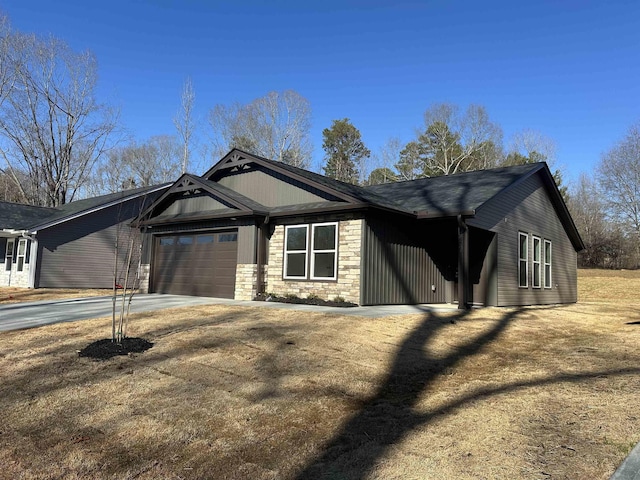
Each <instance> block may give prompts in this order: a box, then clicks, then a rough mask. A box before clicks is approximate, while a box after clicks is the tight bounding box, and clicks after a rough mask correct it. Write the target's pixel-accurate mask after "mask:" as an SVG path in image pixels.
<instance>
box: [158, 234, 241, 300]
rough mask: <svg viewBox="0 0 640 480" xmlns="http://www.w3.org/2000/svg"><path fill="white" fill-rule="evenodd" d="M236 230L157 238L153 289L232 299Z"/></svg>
mask: <svg viewBox="0 0 640 480" xmlns="http://www.w3.org/2000/svg"><path fill="white" fill-rule="evenodd" d="M237 252H238V233H237V232H211V233H200V234H197V235H196V234H188V233H184V234H180V235H168V236H162V237H157V238H156V248H155V257H154V262H153V279H152V285H151V288H152V289H153V291H154V292H157V293H173V294H176V295H198V296H201V297H222V298H233V295H234V290H235V285H236V263H237Z"/></svg>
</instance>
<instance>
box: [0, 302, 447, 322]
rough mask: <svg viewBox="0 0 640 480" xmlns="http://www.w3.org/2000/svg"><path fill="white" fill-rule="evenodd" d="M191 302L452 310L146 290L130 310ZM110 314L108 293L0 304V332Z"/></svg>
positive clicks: (378, 311)
mask: <svg viewBox="0 0 640 480" xmlns="http://www.w3.org/2000/svg"><path fill="white" fill-rule="evenodd" d="M192 305H241V306H252V307H262V308H282V309H287V310H300V311H303V312H315V313H335V314H337V315H357V316H363V317H372V318H379V317H386V316H389V315H408V314H415V313H425V312H430V311H434V310H452V309H453V310H455V309H456V307H455V306H453V305H373V306H366V307H351V308H342V307H321V306H317V305H296V304H292V303H277V302H252V301H244V300H229V299H225V298H210V297H188V296H186V295H167V294H158V293H149V294H145V295H141V294H139V295H135V296H134V297H133V300H132V301H131V312H132V313H137V312H149V311H153V310H162V309H164V308H173V307H188V306H192ZM110 316H111V296H105V297H87V298H73V299H65V300H49V301H42V302H28V303H13V304H10V305H6V306H0V331H8V330H20V329H23V328H33V327H39V326H41V325H48V324H50V323H59V322H75V321H76V320H86V319H88V318H100V317H110Z"/></svg>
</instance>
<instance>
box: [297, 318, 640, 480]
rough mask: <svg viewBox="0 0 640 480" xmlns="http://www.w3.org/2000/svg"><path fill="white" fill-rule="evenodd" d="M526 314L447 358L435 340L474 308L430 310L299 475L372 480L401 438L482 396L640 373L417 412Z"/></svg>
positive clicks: (572, 377) (509, 387) (568, 377)
mask: <svg viewBox="0 0 640 480" xmlns="http://www.w3.org/2000/svg"><path fill="white" fill-rule="evenodd" d="M543 308H544V307H543ZM550 308H554V307H550ZM522 312H523V309H514V310H511V311H507V312H505V314H504V315H503V316H502V317H501V318H500V319H499V320H497V321H496V323H495V324H494V325H493V326H492V327H491V328H490V329H489V330H487V331H484V332H482V333H481V334H479V335H478V336H476V337H474V338H470V339H469V340H468V341H467V342H466V343H465V344H464V345H461V346H459V347H458V348H457V349H456V350H455V351H454V352H452V353H451V354H449V355H448V356H445V357H437V356H436V355H434V354H432V353H430V352H429V349H428V345H429V342H430V340H431V339H432V338H433V337H434V336H435V335H436V334H437V333H438V332H439V331H440V330H441V329H442V328H443V327H444V326H445V325H447V324H449V323H450V322H452V321H453V322H464V321H465V318H466V317H467V316H468V311H463V312H460V313H458V314H457V315H455V316H454V317H445V318H439V317H437V316H436V315H434V314H433V313H429V314H427V315H426V316H425V318H424V320H423V321H422V322H421V323H420V325H419V326H418V327H417V328H416V329H414V330H413V331H412V332H411V333H410V334H409V336H408V337H407V338H406V339H405V340H404V342H403V343H402V345H401V346H400V348H399V349H398V351H397V353H396V355H395V357H394V361H393V364H392V366H391V368H390V370H389V373H388V375H387V376H386V378H385V380H384V381H383V382H382V384H381V386H380V388H379V389H378V390H377V392H376V393H375V394H374V395H372V396H371V397H370V398H369V399H368V400H366V401H364V402H363V403H362V405H361V407H360V408H359V410H358V412H357V413H356V414H354V415H353V416H352V417H351V418H350V419H349V420H347V421H346V422H345V423H344V424H343V425H342V427H341V429H340V430H339V431H338V432H337V433H336V434H335V435H334V436H333V438H332V439H331V440H330V441H329V442H328V443H327V444H326V445H325V446H324V448H323V450H322V453H321V454H320V455H319V456H317V457H316V458H315V459H313V460H312V461H311V462H310V463H309V464H308V465H307V466H306V467H303V470H302V471H301V472H300V473H299V474H298V475H297V476H296V479H298V480H303V479H320V478H325V479H327V478H331V479H333V478H335V479H337V478H340V479H349V480H358V479H365V478H368V476H369V475H370V474H371V472H372V471H373V469H374V468H375V466H376V464H377V462H378V461H380V460H381V459H383V458H384V456H385V455H386V453H387V451H388V450H389V448H391V447H392V446H393V445H396V444H398V443H399V442H401V441H402V440H403V438H404V437H406V436H407V435H408V434H410V433H411V432H412V431H413V430H415V429H416V428H418V427H423V426H425V425H428V424H429V423H430V422H432V421H433V420H435V419H436V418H441V417H442V415H448V414H452V413H453V412H455V410H456V409H458V408H463V407H464V406H465V405H467V404H469V403H471V402H474V401H476V400H478V399H482V398H487V397H491V396H494V395H500V394H504V393H507V392H511V391H515V390H519V389H522V388H530V387H535V386H543V385H551V384H556V383H562V382H579V381H582V380H585V379H593V378H598V377H602V376H618V375H638V374H639V373H640V368H629V369H618V370H609V371H598V372H584V373H576V374H560V375H554V376H550V377H543V378H539V379H534V380H530V381H525V382H513V383H507V384H504V385H500V386H498V387H491V388H487V389H480V390H477V391H475V392H473V393H472V394H469V395H464V396H461V397H458V398H455V399H453V400H451V401H450V402H448V403H446V404H445V405H443V406H442V407H440V408H438V409H437V411H431V412H428V413H420V412H417V411H416V410H415V407H416V406H417V404H418V402H419V401H420V400H421V399H422V395H423V393H424V392H425V390H426V389H427V388H428V387H429V386H430V384H432V383H433V382H434V381H435V380H436V379H438V378H439V377H441V376H442V375H445V374H447V372H449V371H451V369H453V368H454V367H455V366H456V365H458V364H459V363H461V362H462V361H463V360H464V359H466V358H469V357H472V356H473V355H476V354H478V353H479V352H480V351H481V350H483V348H485V347H487V346H489V345H490V344H491V343H492V342H493V341H495V340H496V339H497V338H498V337H499V336H500V334H501V333H502V332H504V330H505V329H506V328H507V327H508V325H509V324H510V323H511V322H512V321H513V320H515V319H516V317H518V315H520V314H521V313H522Z"/></svg>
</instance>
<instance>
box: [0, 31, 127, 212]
mask: <svg viewBox="0 0 640 480" xmlns="http://www.w3.org/2000/svg"><path fill="white" fill-rule="evenodd" d="M10 39H11V42H10V48H9V54H8V55H7V61H8V66H7V67H6V68H8V69H10V71H11V73H12V76H13V77H12V82H11V88H10V91H8V92H7V94H6V97H5V100H4V102H3V103H2V105H1V106H0V138H1V139H2V140H4V141H3V142H2V143H0V156H1V157H2V159H3V160H4V162H5V164H6V171H7V172H8V173H9V174H10V175H12V176H13V178H14V180H15V182H16V184H17V185H18V188H19V191H20V194H21V195H22V197H23V198H24V200H25V201H27V202H29V203H32V204H36V205H45V206H58V205H62V204H64V203H66V202H69V201H72V200H73V199H74V196H75V194H76V192H77V191H78V189H80V188H81V187H82V186H83V185H84V184H85V182H86V181H87V180H88V178H89V177H90V173H91V170H92V168H93V167H94V165H95V164H96V162H97V160H98V159H99V158H100V157H101V155H102V154H103V153H104V151H105V148H106V145H107V140H108V138H109V135H110V134H111V133H112V131H113V130H114V128H115V120H114V116H113V115H110V113H111V112H109V111H108V109H106V108H105V107H104V106H102V105H99V104H98V103H97V102H96V100H95V98H94V89H95V85H96V78H97V77H96V73H97V67H96V60H95V58H94V56H93V55H92V54H91V53H90V52H80V53H78V52H75V51H73V50H71V49H70V48H69V47H68V46H67V45H66V44H65V43H64V42H62V41H60V40H58V39H56V38H53V37H50V38H48V39H40V38H38V37H36V36H34V35H23V34H19V33H11V34H10ZM3 68H5V67H3ZM18 172H25V173H26V175H27V181H26V182H25V181H22V180H21V179H20V178H19V177H18Z"/></svg>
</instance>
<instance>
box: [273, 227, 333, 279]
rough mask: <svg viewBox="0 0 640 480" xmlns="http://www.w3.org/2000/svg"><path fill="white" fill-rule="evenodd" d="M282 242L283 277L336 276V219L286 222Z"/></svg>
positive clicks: (319, 277)
mask: <svg viewBox="0 0 640 480" xmlns="http://www.w3.org/2000/svg"><path fill="white" fill-rule="evenodd" d="M309 237H310V238H309ZM284 242H285V246H284V278H286V279H311V280H335V279H336V278H337V258H338V224H337V223H336V222H333V223H316V224H311V225H292V226H287V227H285V240H284Z"/></svg>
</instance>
